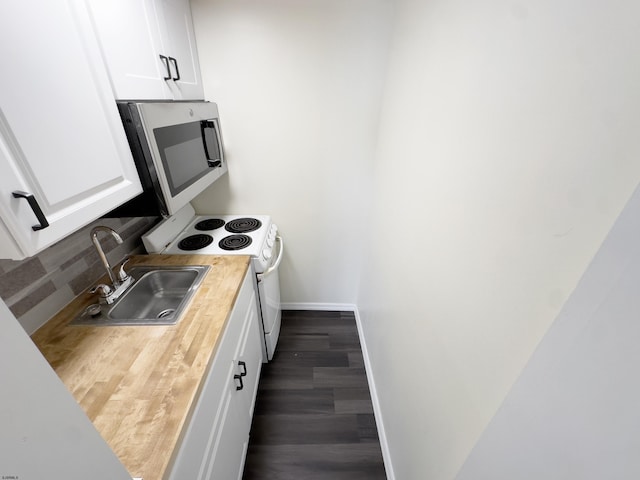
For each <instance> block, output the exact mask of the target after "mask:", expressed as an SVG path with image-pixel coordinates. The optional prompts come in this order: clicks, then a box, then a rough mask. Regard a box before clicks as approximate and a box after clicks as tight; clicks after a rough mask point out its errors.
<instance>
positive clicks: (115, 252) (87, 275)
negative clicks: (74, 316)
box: [0, 217, 158, 334]
mask: <svg viewBox="0 0 640 480" xmlns="http://www.w3.org/2000/svg"><path fill="white" fill-rule="evenodd" d="M157 220H158V219H157V218H156V217H134V218H101V219H98V220H96V221H95V222H93V223H92V224H90V225H88V226H86V227H85V228H83V229H81V230H79V231H77V232H75V233H73V234H71V235H69V236H68V237H66V238H65V239H64V240H61V241H60V242H58V243H56V244H55V245H52V246H51V247H49V248H47V249H46V250H44V251H42V252H40V253H39V254H37V255H35V256H33V257H29V258H26V259H24V260H20V261H15V260H2V259H0V297H1V298H2V299H3V300H4V302H5V303H6V304H7V306H8V307H9V309H10V310H11V311H12V312H13V314H14V315H15V316H16V318H17V319H18V321H19V322H20V324H21V325H22V326H23V328H24V329H25V330H26V331H27V333H29V334H31V333H33V332H34V331H36V330H37V329H38V328H39V327H40V326H41V325H42V324H44V323H45V322H46V321H47V320H49V319H50V318H51V317H52V316H53V315H55V314H56V313H57V312H58V311H59V310H60V309H61V308H62V307H64V306H65V305H66V304H67V303H69V302H70V301H71V300H73V299H74V298H75V297H76V296H78V295H79V294H80V293H82V292H83V291H84V290H86V289H87V288H89V287H91V286H92V285H93V284H94V283H95V282H96V281H97V280H98V279H99V278H100V277H101V276H102V275H104V274H105V270H104V267H103V266H102V263H101V262H100V259H99V257H98V253H97V252H96V249H95V247H94V246H93V243H92V242H91V239H90V236H89V233H90V232H91V229H92V228H93V227H95V226H96V225H105V226H107V227H111V228H113V229H114V230H115V231H116V232H118V233H119V234H120V236H121V237H122V240H123V243H122V244H121V245H118V244H117V243H116V241H115V240H114V239H113V237H111V236H109V235H107V234H105V233H100V234H99V236H98V238H99V240H100V243H101V245H102V248H103V249H104V251H105V253H106V255H107V258H108V259H109V262H110V263H111V265H112V266H115V265H116V264H118V263H119V262H120V261H121V260H123V259H124V258H125V257H126V256H127V255H132V254H137V253H144V248H143V246H142V241H141V239H140V237H141V236H142V234H144V233H145V232H146V231H147V230H149V229H150V228H151V227H152V226H153V225H154V224H155V223H156V221H157Z"/></svg>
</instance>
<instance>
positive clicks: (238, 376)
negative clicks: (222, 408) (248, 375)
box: [233, 375, 244, 391]
mask: <svg viewBox="0 0 640 480" xmlns="http://www.w3.org/2000/svg"><path fill="white" fill-rule="evenodd" d="M233 379H234V380H240V385H236V391H237V390H242V389H243V388H244V383H242V375H234V376H233Z"/></svg>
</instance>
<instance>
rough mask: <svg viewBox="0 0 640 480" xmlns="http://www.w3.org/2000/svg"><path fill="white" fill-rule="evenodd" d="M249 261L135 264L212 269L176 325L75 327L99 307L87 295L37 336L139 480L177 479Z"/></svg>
mask: <svg viewBox="0 0 640 480" xmlns="http://www.w3.org/2000/svg"><path fill="white" fill-rule="evenodd" d="M249 261H250V258H249V257H248V256H244V255H243V256H239V255H238V256H237V255H227V256H209V255H140V256H134V257H132V258H131V262H130V264H131V265H211V268H210V269H209V271H208V272H207V275H206V277H205V279H204V281H203V282H202V284H201V285H200V288H199V289H198V291H197V293H196V295H195V296H194V297H193V299H192V300H191V304H190V306H189V307H188V308H187V310H186V312H185V313H184V315H183V316H182V318H181V319H180V320H179V321H178V323H177V324H176V325H158V326H69V325H68V323H69V322H70V321H71V320H73V319H74V318H75V317H76V315H78V314H79V313H80V312H81V311H83V309H84V308H85V307H86V306H87V305H90V304H91V303H95V300H96V297H95V296H94V295H90V294H88V293H85V294H82V295H80V296H79V297H78V298H77V299H75V300H74V301H73V302H72V303H70V304H69V305H67V307H65V308H64V309H63V310H62V311H61V312H60V313H58V314H57V315H56V316H55V317H54V318H53V319H51V320H50V321H49V322H47V323H46V324H45V325H44V326H42V327H41V328H40V329H39V330H38V331H36V332H35V333H34V334H33V335H32V337H31V338H32V339H33V341H34V342H35V344H36V345H37V346H38V348H39V349H40V351H41V352H42V354H43V355H44V357H45V358H46V359H47V360H48V362H49V363H50V364H51V366H52V367H53V369H54V370H55V371H56V373H57V374H58V376H59V377H60V378H61V379H62V381H63V382H64V384H65V385H66V386H67V388H68V389H69V391H70V392H71V393H72V394H73V396H74V397H75V399H76V400H77V401H78V403H79V404H80V406H81V407H82V408H83V409H84V411H85V412H86V414H87V416H88V417H89V419H91V421H92V422H93V424H94V425H95V427H96V429H97V430H98V431H99V432H100V434H101V435H102V437H103V438H104V439H105V440H106V441H107V443H108V444H109V446H110V447H111V449H112V450H113V451H114V452H115V454H116V455H117V456H118V458H119V459H120V461H121V462H122V463H123V464H124V466H125V467H126V468H127V470H128V471H129V473H130V474H131V476H132V477H142V478H144V480H160V479H162V478H166V477H165V475H168V474H169V471H170V468H169V467H170V466H171V464H172V462H173V458H174V455H175V454H176V453H177V451H174V450H177V449H176V448H175V447H176V446H177V445H178V444H179V442H180V440H181V438H182V435H183V434H184V432H183V429H185V430H186V425H187V424H188V421H189V418H190V416H191V414H192V412H193V409H194V408H195V403H196V402H195V400H196V399H197V398H198V394H199V390H200V388H201V386H202V385H201V384H202V383H203V382H202V380H203V379H204V378H205V374H206V373H207V371H208V368H209V366H210V365H211V363H212V361H213V356H214V353H215V351H216V349H217V345H218V342H219V339H220V338H221V335H220V334H221V332H222V331H223V329H224V327H225V324H226V321H227V319H228V317H229V314H230V313H231V309H232V308H233V305H234V302H235V300H236V296H237V295H238V291H239V289H240V286H241V285H242V280H243V278H244V275H245V273H246V271H247V268H248V267H249ZM87 287H89V285H87Z"/></svg>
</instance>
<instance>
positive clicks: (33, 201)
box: [13, 190, 49, 232]
mask: <svg viewBox="0 0 640 480" xmlns="http://www.w3.org/2000/svg"><path fill="white" fill-rule="evenodd" d="M13 198H25V199H26V200H27V202H29V206H30V207H31V210H33V213H35V214H36V218H37V219H38V222H40V223H39V225H34V226H33V227H31V228H33V231H34V232H37V231H38V230H42V229H43V228H47V227H48V226H49V222H48V221H47V217H45V216H44V213H42V209H41V208H40V205H38V200H36V197H34V196H33V195H32V194H31V193H27V192H21V191H19V190H17V191H15V192H13Z"/></svg>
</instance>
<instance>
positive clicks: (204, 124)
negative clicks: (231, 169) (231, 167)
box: [200, 120, 222, 167]
mask: <svg viewBox="0 0 640 480" xmlns="http://www.w3.org/2000/svg"><path fill="white" fill-rule="evenodd" d="M205 128H212V129H213V133H214V134H215V135H216V138H218V132H217V131H216V124H215V123H214V122H212V121H210V120H202V121H201V122H200V131H201V134H202V145H203V146H204V155H205V157H206V158H207V161H208V162H209V166H210V167H219V166H220V165H222V160H214V159H213V158H211V156H210V155H209V148H208V147H207V137H206V136H205V134H204V130H205ZM218 145H220V140H219V138H218Z"/></svg>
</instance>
